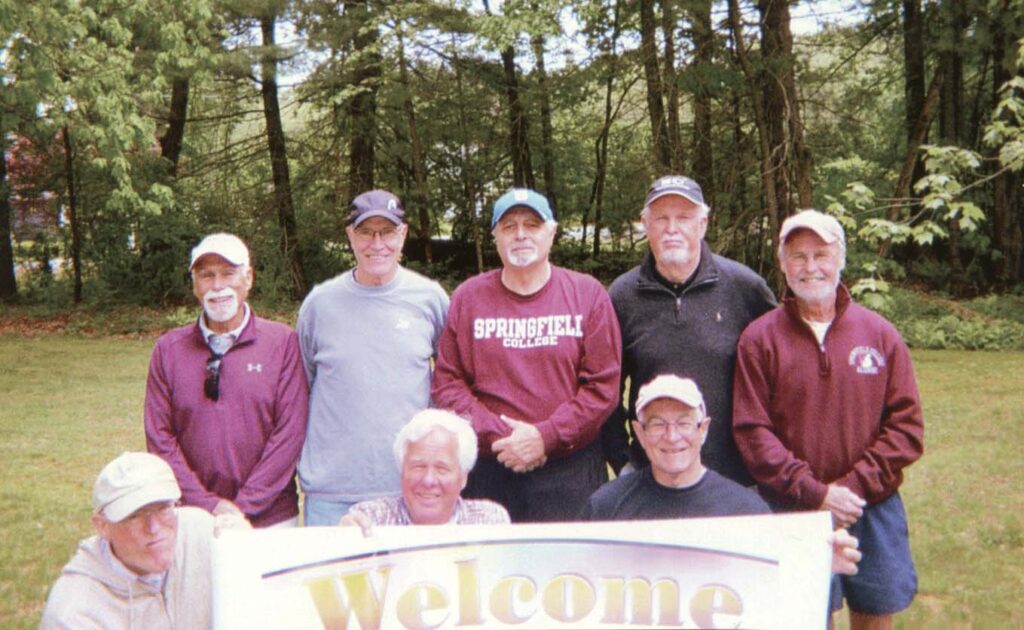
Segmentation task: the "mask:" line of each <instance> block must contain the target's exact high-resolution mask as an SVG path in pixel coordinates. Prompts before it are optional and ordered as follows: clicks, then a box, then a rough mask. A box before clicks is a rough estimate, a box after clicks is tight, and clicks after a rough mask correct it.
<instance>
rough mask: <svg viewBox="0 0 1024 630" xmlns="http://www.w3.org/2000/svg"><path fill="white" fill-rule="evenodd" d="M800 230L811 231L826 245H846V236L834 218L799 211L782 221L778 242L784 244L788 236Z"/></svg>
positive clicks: (812, 211) (822, 214)
mask: <svg viewBox="0 0 1024 630" xmlns="http://www.w3.org/2000/svg"><path fill="white" fill-rule="evenodd" d="M800 229H805V230H811V231H812V232H814V233H815V234H817V235H818V236H819V237H821V240H823V241H825V243H826V244H828V245H831V244H832V243H835V242H839V243H840V244H841V245H843V246H844V247H845V245H846V234H845V232H843V226H842V225H840V224H839V221H838V220H836V218H835V217H834V216H832V215H830V214H825V213H824V212H818V211H817V210H801V211H800V212H797V213H796V214H794V215H793V216H791V217H788V218H787V219H786V220H785V221H783V222H782V229H780V230H779V242H780V243H785V242H786V239H787V238H789V235H790V234H792V233H793V232H794V231H796V230H800Z"/></svg>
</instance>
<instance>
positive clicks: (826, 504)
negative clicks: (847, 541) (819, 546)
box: [818, 483, 867, 527]
mask: <svg viewBox="0 0 1024 630" xmlns="http://www.w3.org/2000/svg"><path fill="white" fill-rule="evenodd" d="M865 505H867V501H865V500H864V499H862V498H860V497H859V496H857V495H856V494H855V493H854V492H853V490H850V489H849V488H847V487H845V486H840V485H836V484H834V483H830V484H828V492H827V493H826V494H825V500H824V501H822V502H821V506H820V507H819V508H818V509H820V510H828V511H829V512H832V516H834V517H835V521H836V525H839V526H841V527H849V526H850V525H853V524H854V523H856V522H857V519H859V518H860V516H861V514H863V513H864V506H865Z"/></svg>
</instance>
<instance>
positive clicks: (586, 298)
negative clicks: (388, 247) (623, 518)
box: [431, 188, 621, 522]
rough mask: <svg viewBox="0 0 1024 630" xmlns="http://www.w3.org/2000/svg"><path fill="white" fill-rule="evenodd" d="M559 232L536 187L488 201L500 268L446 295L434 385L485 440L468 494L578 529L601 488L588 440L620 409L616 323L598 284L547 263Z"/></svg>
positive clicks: (519, 515) (440, 402)
mask: <svg viewBox="0 0 1024 630" xmlns="http://www.w3.org/2000/svg"><path fill="white" fill-rule="evenodd" d="M557 226H558V224H557V223H555V218H554V214H553V213H552V211H551V206H550V205H549V204H548V201H547V199H545V198H544V196H543V195H541V194H539V193H536V192H534V191H532V190H527V189H523V188H516V189H513V190H510V191H509V192H507V193H505V194H504V195H502V196H501V197H500V198H498V200H497V201H496V202H495V203H494V212H493V214H492V218H491V227H492V230H493V234H494V241H495V244H496V245H497V247H498V255H499V256H500V257H501V262H502V268H501V269H496V270H494V271H488V272H486V273H482V274H480V275H478V276H475V277H473V278H470V279H469V280H467V281H465V282H464V283H462V284H461V285H460V286H459V287H458V288H457V289H456V290H455V293H453V294H452V302H451V307H450V308H449V310H448V321H447V323H446V324H445V327H444V330H443V331H442V332H441V340H440V342H439V344H438V352H437V367H436V369H435V370H434V381H433V384H432V387H431V397H432V398H433V402H434V406H435V407H439V408H442V409H450V410H452V411H454V412H455V413H457V414H459V415H461V416H463V417H464V418H469V419H470V420H471V422H472V424H473V429H475V430H476V433H477V436H478V437H479V440H480V449H481V453H480V459H479V460H478V462H477V465H476V467H475V468H474V469H473V472H472V473H470V475H469V484H468V485H467V487H466V491H465V492H464V493H463V495H464V496H466V497H474V498H477V497H482V498H485V499H491V500H494V501H497V502H498V503H501V504H502V505H504V506H505V508H506V509H507V510H508V512H509V514H510V515H511V517H512V521H513V522H517V521H561V520H575V519H576V517H577V515H578V514H579V512H580V510H581V509H582V508H583V505H584V504H585V503H586V501H587V498H588V497H590V495H591V493H593V492H594V490H597V488H598V486H600V485H601V483H602V482H604V481H606V480H607V479H608V473H607V470H606V468H605V465H604V461H603V460H602V456H601V444H600V440H597V439H595V438H597V437H598V434H599V433H600V430H601V424H602V423H603V422H604V419H605V418H606V417H608V414H609V413H610V412H611V410H612V408H613V407H614V406H615V403H616V401H617V400H618V387H619V365H620V360H619V356H620V348H621V342H620V337H619V325H618V321H617V320H616V318H615V311H614V310H613V309H612V303H611V299H610V298H609V297H608V293H607V292H605V290H604V287H602V286H601V283H599V282H598V281H597V280H595V279H594V278H592V277H590V276H588V275H585V274H581V273H577V272H575V271H570V270H568V269H563V268H561V267H556V266H555V265H552V264H551V263H550V262H549V261H548V255H549V254H550V253H551V245H552V243H553V242H554V238H555V230H556V229H557Z"/></svg>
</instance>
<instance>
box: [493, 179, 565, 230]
mask: <svg viewBox="0 0 1024 630" xmlns="http://www.w3.org/2000/svg"><path fill="white" fill-rule="evenodd" d="M519 207H522V208H529V209H530V210H533V211H534V212H536V213H537V214H538V215H539V216H540V218H541V219H544V220H545V221H554V220H555V213H554V212H552V211H551V204H549V203H548V198H547V197H545V196H544V195H542V194H540V193H539V192H537V191H535V190H530V189H529V188H513V189H512V190H509V191H508V192H507V193H505V194H504V195H502V196H500V197H498V200H497V201H495V202H494V211H493V212H492V213H491V229H494V226H495V225H498V221H500V220H501V217H502V216H503V215H504V214H505V213H506V212H508V211H509V210H511V209H512V208H519Z"/></svg>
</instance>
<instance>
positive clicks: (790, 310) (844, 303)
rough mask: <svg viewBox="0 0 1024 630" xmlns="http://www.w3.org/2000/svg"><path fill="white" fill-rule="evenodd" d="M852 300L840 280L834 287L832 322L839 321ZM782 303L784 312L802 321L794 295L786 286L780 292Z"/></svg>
mask: <svg viewBox="0 0 1024 630" xmlns="http://www.w3.org/2000/svg"><path fill="white" fill-rule="evenodd" d="M852 302H853V298H852V297H851V296H850V290H849V289H847V288H846V285H845V284H843V283H842V282H840V283H839V286H838V287H836V316H835V317H834V318H833V319H832V323H833V324H834V323H835V322H837V321H839V318H840V317H842V316H843V313H845V312H846V309H847V308H848V307H849V306H850V304H851V303H852ZM782 305H783V306H784V307H785V309H786V313H787V314H788V315H789V316H790V317H791V318H793V319H794V320H795V321H798V322H803V318H802V317H800V310H799V309H798V308H797V304H796V295H794V294H793V292H792V291H791V290H790V288H789V287H788V286H787V287H786V289H785V291H784V292H783V294H782Z"/></svg>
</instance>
